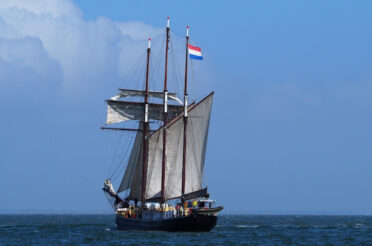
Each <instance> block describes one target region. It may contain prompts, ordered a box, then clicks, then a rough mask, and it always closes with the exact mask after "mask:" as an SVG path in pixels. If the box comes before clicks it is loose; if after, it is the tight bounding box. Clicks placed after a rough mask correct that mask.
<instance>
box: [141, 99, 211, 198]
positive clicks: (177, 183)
mask: <svg viewBox="0 0 372 246" xmlns="http://www.w3.org/2000/svg"><path fill="white" fill-rule="evenodd" d="M212 100H213V93H212V94H210V95H209V96H207V97H206V98H204V99H203V100H202V101H201V102H200V103H198V104H196V105H194V106H192V107H190V108H189V111H188V116H189V117H188V124H187V151H186V170H185V174H186V178H185V193H190V192H194V191H198V190H201V189H202V177H203V171H204V160H205V151H206V146H207V138H208V128H209V120H210V113H211V107H212ZM183 127H184V121H183V117H182V116H180V117H177V118H175V119H174V120H173V121H171V122H169V125H168V130H167V161H166V171H165V193H164V196H165V199H171V198H175V197H180V196H181V195H182V193H181V187H182V163H183V162H182V158H183ZM162 153H163V128H161V129H160V130H159V131H157V132H155V133H154V134H153V135H152V136H151V137H150V140H149V161H148V168H147V180H146V184H147V185H146V195H145V197H146V199H155V198H159V197H160V194H161V172H162Z"/></svg>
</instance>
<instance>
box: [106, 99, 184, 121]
mask: <svg viewBox="0 0 372 246" xmlns="http://www.w3.org/2000/svg"><path fill="white" fill-rule="evenodd" d="M106 102H107V120H106V124H113V123H118V122H123V121H128V120H143V119H144V117H145V104H144V103H139V102H128V101H115V100H107V101H106ZM163 108H164V106H163V104H156V103H149V119H153V120H162V117H163ZM182 111H183V106H178V105H168V115H169V117H175V116H176V115H177V114H181V113H182Z"/></svg>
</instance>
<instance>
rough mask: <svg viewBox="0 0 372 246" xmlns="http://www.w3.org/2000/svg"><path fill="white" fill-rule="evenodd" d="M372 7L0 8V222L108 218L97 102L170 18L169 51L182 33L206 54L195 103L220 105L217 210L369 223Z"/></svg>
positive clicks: (210, 163) (214, 164) (107, 159)
mask: <svg viewBox="0 0 372 246" xmlns="http://www.w3.org/2000/svg"><path fill="white" fill-rule="evenodd" d="M371 7H372V4H371V3H370V2H368V1H358V2H355V1H354V2H351V1H327V2H324V1H311V2H305V1H229V2H228V4H227V3H226V2H224V1H214V2H211V1H187V2H175V1H157V2H145V1H119V0H109V1H99V0H89V1H88V0H76V1H63V0H53V1H47V0H37V1H32V2H31V1H26V0H17V1H8V0H5V1H2V3H0V112H1V115H2V117H1V119H2V120H1V121H0V133H1V138H0V194H1V196H2V199H1V201H2V202H1V204H0V212H1V211H3V212H4V211H5V212H6V211H52V212H53V211H59V212H110V209H109V207H108V205H107V202H106V201H105V197H104V196H103V194H102V192H101V190H100V188H101V186H102V183H103V180H104V179H105V178H106V176H107V173H108V170H109V168H110V164H111V160H112V156H113V154H114V149H115V144H116V142H117V141H118V136H117V135H115V134H113V133H104V132H101V130H100V129H99V127H100V126H101V125H102V123H103V122H104V114H105V107H104V102H103V100H104V99H106V98H108V97H110V96H112V95H113V94H114V93H115V92H116V89H117V88H118V86H119V85H122V84H125V83H127V82H126V81H125V78H126V77H125V76H126V73H127V70H130V68H129V67H130V64H131V63H132V61H135V60H138V57H141V55H143V51H142V47H146V39H147V37H148V36H152V37H157V36H158V35H159V34H161V33H162V31H163V30H164V29H163V28H164V25H165V21H166V17H167V16H170V17H171V28H172V30H174V31H175V32H176V33H175V34H173V36H174V37H175V40H176V45H177V44H178V45H182V38H181V35H182V34H183V33H184V28H185V26H186V25H190V27H191V29H190V33H191V38H192V41H193V43H194V44H195V45H198V46H200V47H201V48H202V49H203V55H204V57H205V60H204V61H203V62H202V63H195V64H194V65H193V66H194V67H195V68H194V69H195V71H196V72H197V74H198V76H199V77H198V78H199V79H198V80H197V81H196V82H195V84H194V86H195V87H196V88H198V89H199V90H198V93H199V94H205V93H206V92H207V91H208V90H214V91H215V93H216V94H215V102H214V105H213V115H212V122H211V128H210V136H209V142H208V152H207V160H206V181H207V184H208V187H209V190H210V192H211V194H212V196H213V197H214V198H216V199H217V201H218V202H220V203H221V204H222V205H224V206H225V208H226V212H230V213H231V212H244V213H265V214H270V213H275V214H277V213H301V214H304V213H305V214H372V197H371V196H370V190H371V188H372V181H371V179H370V174H371V173H372V154H371V147H372V129H371V127H370V126H371V125H372V116H371V115H372V114H371V112H372V97H371V94H372V70H371V69H370V68H371V67H372V54H371V53H372V52H371V48H370V47H371V43H372V31H371V28H370V26H371V24H372V16H371V15H370V11H369V10H370V9H371ZM136 58H137V59H136ZM181 71H182V70H181Z"/></svg>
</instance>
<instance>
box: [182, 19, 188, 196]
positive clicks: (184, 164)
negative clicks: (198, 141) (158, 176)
mask: <svg viewBox="0 0 372 246" xmlns="http://www.w3.org/2000/svg"><path fill="white" fill-rule="evenodd" d="M188 45H189V26H187V27H186V52H185V53H186V58H185V90H184V110H183V111H184V114H183V156H182V196H183V195H184V194H185V180H186V145H187V100H188V95H187V63H188V59H189V56H188Z"/></svg>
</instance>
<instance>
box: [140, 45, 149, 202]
mask: <svg viewBox="0 0 372 246" xmlns="http://www.w3.org/2000/svg"><path fill="white" fill-rule="evenodd" d="M150 52H151V38H149V43H148V47H147V66H146V88H145V100H144V103H145V120H144V122H143V134H142V138H143V139H142V143H143V146H142V147H143V160H142V191H141V207H142V208H143V207H144V205H145V192H146V175H147V170H146V169H147V159H148V158H147V155H148V153H147V146H148V140H147V134H148V130H149V122H148V121H149V101H148V96H149V95H148V94H149V65H150Z"/></svg>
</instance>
